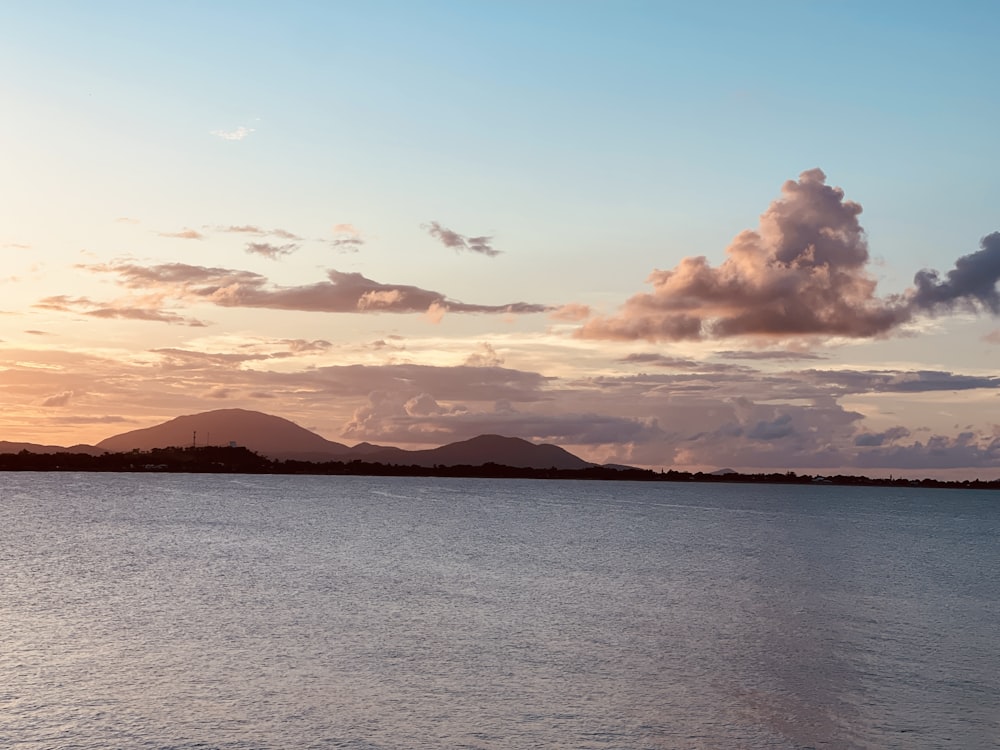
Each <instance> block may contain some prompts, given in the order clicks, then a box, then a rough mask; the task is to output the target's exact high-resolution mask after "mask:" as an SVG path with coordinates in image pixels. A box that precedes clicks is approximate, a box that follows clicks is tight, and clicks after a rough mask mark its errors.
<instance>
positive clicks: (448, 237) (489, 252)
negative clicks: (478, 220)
mask: <svg viewBox="0 0 1000 750" xmlns="http://www.w3.org/2000/svg"><path fill="white" fill-rule="evenodd" d="M424 228H425V229H426V230H427V233H428V234H429V235H430V236H431V237H434V238H436V239H438V240H440V242H441V244H442V245H444V246H445V247H450V248H451V249H452V250H454V251H456V252H460V251H463V250H464V251H468V252H470V253H478V254H479V255H486V256H488V257H491V258H492V257H494V256H497V255H499V254H500V253H501V251H500V250H497V249H496V248H495V247H493V245H492V244H491V243H492V241H493V238H492V237H485V236H484V237H466V236H465V235H464V234H459V233H458V232H453V231H452V230H450V229H447V228H445V227H443V226H441V225H440V224H439V223H438V222H436V221H432V222H431V223H430V224H427V225H425V226H424Z"/></svg>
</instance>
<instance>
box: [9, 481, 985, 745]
mask: <svg viewBox="0 0 1000 750" xmlns="http://www.w3.org/2000/svg"><path fill="white" fill-rule="evenodd" d="M0 514H2V520H0V747H4V748H17V749H18V750H27V749H28V748H32V749H34V748H46V749H48V748H65V749H67V750H68V749H70V748H80V749H83V748H88V749H90V748H102V749H103V748H154V749H162V750H167V749H170V750H209V749H210V748H220V749H224V750H236V749H240V750H244V749H246V750H251V749H257V748H261V749H265V748H266V749H274V750H279V749H282V750H283V749H285V748H354V749H356V750H362V749H364V750H375V749H377V748H497V749H500V748H502V749H504V750H506V749H510V748H512V749H518V748H546V749H547V748H594V749H595V750H596V749H598V748H600V749H606V748H620V749H623V750H625V749H628V750H632V749H637V748H906V749H908V750H909V749H912V748H961V749H962V750H968V749H973V748H995V747H997V746H1000V575H998V563H1000V494H996V493H989V492H974V491H969V492H962V491H949V490H918V489H908V490H891V489H866V488H861V489H854V488H842V487H830V486H817V487H791V486H751V485H724V486H719V485H704V484H700V485H699V484H694V485H690V484H670V483H658V484H643V483H625V482H621V483H619V482H609V483H604V482H571V481H519V480H501V481H498V480H478V479H405V478H363V477H349V478H344V477H292V476H233V475H229V476H224V475H208V476H206V475H167V474H143V475H129V474H28V473H24V474H20V473H10V474H0Z"/></svg>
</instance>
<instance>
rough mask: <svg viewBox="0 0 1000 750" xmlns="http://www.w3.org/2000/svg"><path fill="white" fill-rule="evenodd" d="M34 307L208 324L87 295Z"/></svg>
mask: <svg viewBox="0 0 1000 750" xmlns="http://www.w3.org/2000/svg"><path fill="white" fill-rule="evenodd" d="M32 307H36V308H39V309H42V310H55V311H57V312H71V313H78V314H81V315H89V316H91V317H93V318H104V319H108V318H120V319H124V320H148V321H153V322H158V323H170V324H173V325H185V326H192V327H196V328H201V327H204V326H206V325H207V323H205V322H204V321H202V320H198V319H197V318H188V317H185V316H183V315H179V314H178V313H174V312H170V311H168V310H162V309H158V308H153V307H138V306H135V305H132V304H128V303H124V304H123V303H101V302H95V301H94V300H91V299H89V298H87V297H69V296H67V295H63V294H60V295H56V296H53V297H46V298H44V299H42V300H39V301H38V302H36V303H35V304H34V305H32Z"/></svg>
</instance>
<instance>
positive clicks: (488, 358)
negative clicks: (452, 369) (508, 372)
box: [462, 341, 503, 367]
mask: <svg viewBox="0 0 1000 750" xmlns="http://www.w3.org/2000/svg"><path fill="white" fill-rule="evenodd" d="M462 364H464V365H466V366H467V367H500V366H501V365H502V364H503V357H501V356H500V355H499V354H497V351H496V349H494V348H493V345H492V344H490V343H488V342H486V341H484V342H482V343H481V344H480V345H479V349H478V351H475V352H473V353H472V354H470V355H469V356H468V357H466V358H465V362H463V363H462Z"/></svg>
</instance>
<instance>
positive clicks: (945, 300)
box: [912, 232, 1000, 315]
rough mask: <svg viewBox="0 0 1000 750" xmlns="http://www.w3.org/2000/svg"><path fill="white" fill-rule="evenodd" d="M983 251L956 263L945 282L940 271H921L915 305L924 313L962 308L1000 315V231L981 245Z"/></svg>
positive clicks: (983, 240)
mask: <svg viewBox="0 0 1000 750" xmlns="http://www.w3.org/2000/svg"><path fill="white" fill-rule="evenodd" d="M979 247H980V249H979V251H978V252H975V253H972V254H970V255H964V256H962V257H961V258H959V259H958V260H957V261H955V267H954V268H953V269H952V270H950V271H948V273H947V274H946V275H945V278H944V279H941V277H940V275H939V274H938V272H937V271H926V270H925V271H920V272H918V273H917V275H916V276H915V277H914V279H913V283H914V286H915V287H916V292H915V293H914V294H913V298H912V301H913V304H914V305H915V306H916V307H918V308H920V309H924V310H933V309H935V308H945V309H951V308H952V307H955V306H956V305H961V306H963V307H966V308H968V309H972V310H976V309H977V308H978V307H980V306H981V307H984V308H986V309H987V310H988V311H989V312H991V313H993V314H994V315H997V314H1000V294H998V293H997V280H998V279H1000V232H993V234H989V235H987V236H985V237H983V239H982V240H980V242H979Z"/></svg>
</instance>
